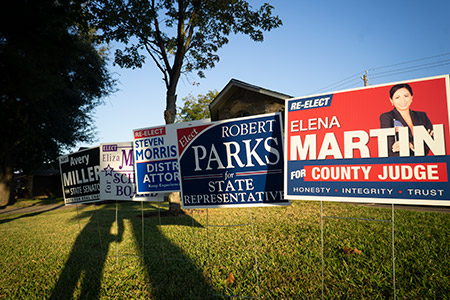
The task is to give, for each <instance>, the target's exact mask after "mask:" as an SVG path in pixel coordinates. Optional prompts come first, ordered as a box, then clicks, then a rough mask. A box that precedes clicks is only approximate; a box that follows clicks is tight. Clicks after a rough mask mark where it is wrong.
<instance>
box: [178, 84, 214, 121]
mask: <svg viewBox="0 0 450 300" xmlns="http://www.w3.org/2000/svg"><path fill="white" fill-rule="evenodd" d="M218 94H219V92H217V90H214V91H209V92H208V93H206V95H197V98H195V97H194V96H192V95H191V94H189V95H188V96H187V97H184V98H183V102H184V106H183V107H179V112H178V113H177V119H176V122H177V123H180V122H188V121H194V120H204V119H209V118H210V117H211V116H210V112H209V104H210V103H211V102H212V101H213V100H214V98H216V97H217V95H218Z"/></svg>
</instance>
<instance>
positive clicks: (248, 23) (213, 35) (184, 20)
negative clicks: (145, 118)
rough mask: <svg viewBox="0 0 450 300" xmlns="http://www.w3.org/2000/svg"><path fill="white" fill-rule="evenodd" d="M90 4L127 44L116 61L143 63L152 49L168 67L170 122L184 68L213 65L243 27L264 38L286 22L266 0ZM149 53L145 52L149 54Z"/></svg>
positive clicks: (108, 33)
mask: <svg viewBox="0 0 450 300" xmlns="http://www.w3.org/2000/svg"><path fill="white" fill-rule="evenodd" d="M90 10H91V12H92V13H93V15H95V16H96V19H95V22H96V24H97V26H98V28H99V29H100V30H101V32H102V38H103V40H104V41H106V42H110V41H117V42H120V43H122V44H123V45H124V48H123V49H117V50H116V52H115V63H116V64H118V65H119V66H121V67H125V68H136V67H137V68H140V67H142V65H143V63H144V62H145V59H146V56H145V55H149V56H150V57H151V58H152V60H153V61H154V63H155V64H156V66H157V68H158V69H159V70H160V71H161V72H162V73H163V80H164V83H165V85H166V89H167V96H166V97H167V98H166V104H167V106H166V111H165V115H164V116H165V120H166V123H173V122H174V119H175V115H176V103H175V102H176V96H175V95H176V87H177V84H178V80H179V78H180V75H181V74H184V73H190V72H193V71H197V75H198V76H200V77H204V73H203V70H206V69H209V68H213V67H214V66H215V64H216V63H217V62H218V61H219V56H218V55H217V51H218V50H219V49H220V48H221V47H222V46H224V45H225V44H227V43H228V41H229V40H228V36H229V35H230V34H238V33H242V34H245V35H248V36H249V37H250V38H251V39H252V40H254V41H257V42H261V41H263V38H264V37H263V32H264V31H270V30H272V29H275V28H277V27H279V26H281V25H282V22H281V20H280V19H279V18H278V16H273V15H272V10H273V6H271V5H269V4H267V3H265V4H263V5H262V6H261V7H260V8H258V9H253V8H252V7H251V6H250V5H249V3H248V2H247V1H243V0H217V1H204V0H186V1H175V0H159V1H158V0H157V1H149V0H135V1H127V0H98V1H93V2H91V5H90ZM143 53H144V54H145V55H144V54H143Z"/></svg>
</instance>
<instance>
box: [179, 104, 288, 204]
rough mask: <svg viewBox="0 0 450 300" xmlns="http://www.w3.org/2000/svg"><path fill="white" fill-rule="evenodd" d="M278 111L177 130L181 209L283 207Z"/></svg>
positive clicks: (280, 136) (280, 137) (280, 130)
mask: <svg viewBox="0 0 450 300" xmlns="http://www.w3.org/2000/svg"><path fill="white" fill-rule="evenodd" d="M281 126H282V125H281V114H279V113H277V114H266V115H260V116H255V117H247V118H240V119H233V120H226V121H218V122H213V123H209V124H206V125H205V124H202V125H200V124H199V125H198V126H195V125H193V124H192V126H190V127H186V128H179V129H178V130H177V138H178V151H179V154H180V156H179V166H180V177H181V194H182V196H181V199H182V206H183V208H211V207H240V206H270V205H286V204H289V201H287V200H284V198H283V161H284V159H283V138H282V127H281Z"/></svg>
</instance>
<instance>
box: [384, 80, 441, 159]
mask: <svg viewBox="0 0 450 300" xmlns="http://www.w3.org/2000/svg"><path fill="white" fill-rule="evenodd" d="M389 97H390V101H391V104H392V106H393V107H394V109H393V110H391V111H389V112H386V113H384V114H382V115H381V116H380V127H381V128H390V127H404V126H408V128H409V149H410V156H413V155H414V144H413V137H414V129H413V126H419V125H423V126H425V128H426V129H427V131H428V132H429V133H430V135H433V124H432V123H431V121H430V119H428V117H427V114H426V113H424V112H422V111H414V110H411V109H409V107H410V106H411V103H412V102H413V91H412V89H411V86H410V85H409V84H407V83H402V84H397V85H394V86H393V87H392V88H391V90H390V91H389ZM388 150H389V156H399V151H400V144H399V142H398V141H397V138H396V137H394V136H390V137H389V138H388ZM429 150H430V149H429V148H428V147H427V146H425V155H427V154H428V151H429Z"/></svg>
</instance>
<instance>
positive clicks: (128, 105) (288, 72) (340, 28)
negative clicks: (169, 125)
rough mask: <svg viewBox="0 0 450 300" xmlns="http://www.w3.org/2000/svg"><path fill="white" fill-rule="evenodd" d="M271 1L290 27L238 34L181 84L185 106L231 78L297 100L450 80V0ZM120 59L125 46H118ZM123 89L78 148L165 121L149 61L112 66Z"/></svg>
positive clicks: (122, 138)
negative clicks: (253, 35)
mask: <svg viewBox="0 0 450 300" xmlns="http://www.w3.org/2000/svg"><path fill="white" fill-rule="evenodd" d="M264 2H269V3H270V4H272V5H273V6H274V7H275V9H274V11H273V14H275V15H278V16H279V17H280V19H281V20H282V21H283V26H281V27H279V28H277V29H274V30H272V31H270V32H266V33H265V36H264V42H262V43H257V42H254V41H252V40H251V39H250V38H249V37H247V36H245V35H232V36H230V42H229V44H227V45H225V46H224V47H223V48H221V49H220V50H219V52H218V55H219V56H220V62H219V63H217V64H216V67H215V68H213V69H210V70H207V71H206V72H205V75H206V78H204V79H201V78H198V77H197V76H196V74H195V73H192V74H190V75H188V76H187V77H186V76H184V77H182V78H181V79H180V81H179V83H178V88H177V95H178V101H177V106H178V107H180V106H182V105H183V101H182V99H183V98H184V97H186V96H188V95H189V94H192V95H194V96H197V95H204V94H206V93H207V92H208V91H210V90H217V91H219V92H220V91H221V90H222V89H223V88H224V87H225V86H226V84H227V83H228V82H229V81H230V80H231V79H233V78H234V79H238V80H241V81H244V82H247V83H250V84H253V85H257V86H260V87H262V88H265V89H269V90H273V91H277V92H280V93H284V94H288V95H292V96H294V97H302V96H308V95H312V94H319V93H326V92H333V91H340V90H345V89H350V88H358V87H362V86H363V84H364V83H363V80H362V79H361V78H360V77H361V76H363V75H364V73H365V72H366V71H367V76H368V79H369V80H368V85H378V84H385V83H390V82H397V81H405V80H411V79H417V78H424V77H431V76H437V75H444V74H449V73H450V18H449V17H448V13H449V12H450V1H448V0H429V1H423V0H409V1H405V0H389V1H385V0H377V1H354V0H341V1H335V0H331V1H325V0H314V1H302V0H298V1H297V0H295V1H290V0H289V1H288V0H266V1H249V3H250V4H251V5H252V7H254V8H256V7H259V6H260V5H262V4H263V3H264ZM111 46H112V52H113V51H114V49H116V48H120V45H111ZM110 70H111V72H112V73H113V77H114V78H116V79H117V80H118V84H117V89H118V91H117V92H115V93H113V94H112V95H110V96H109V97H107V98H106V99H105V104H104V105H101V106H99V107H98V108H97V109H96V111H95V113H94V118H93V120H94V122H95V124H94V126H95V127H96V132H97V140H96V141H95V142H93V143H91V144H80V145H78V146H77V148H78V147H80V146H84V147H94V146H97V145H99V144H100V143H111V142H126V141H132V140H133V135H132V132H133V129H139V128H145V127H154V126H159V125H163V124H164V117H163V112H164V109H165V95H166V90H165V85H164V82H163V80H162V73H161V72H160V71H159V70H158V69H157V68H156V66H155V64H154V63H153V61H152V60H151V59H150V58H148V59H147V60H146V63H145V65H144V67H143V68H142V69H135V70H131V69H121V68H120V67H118V66H113V65H112V64H111V65H110Z"/></svg>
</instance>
